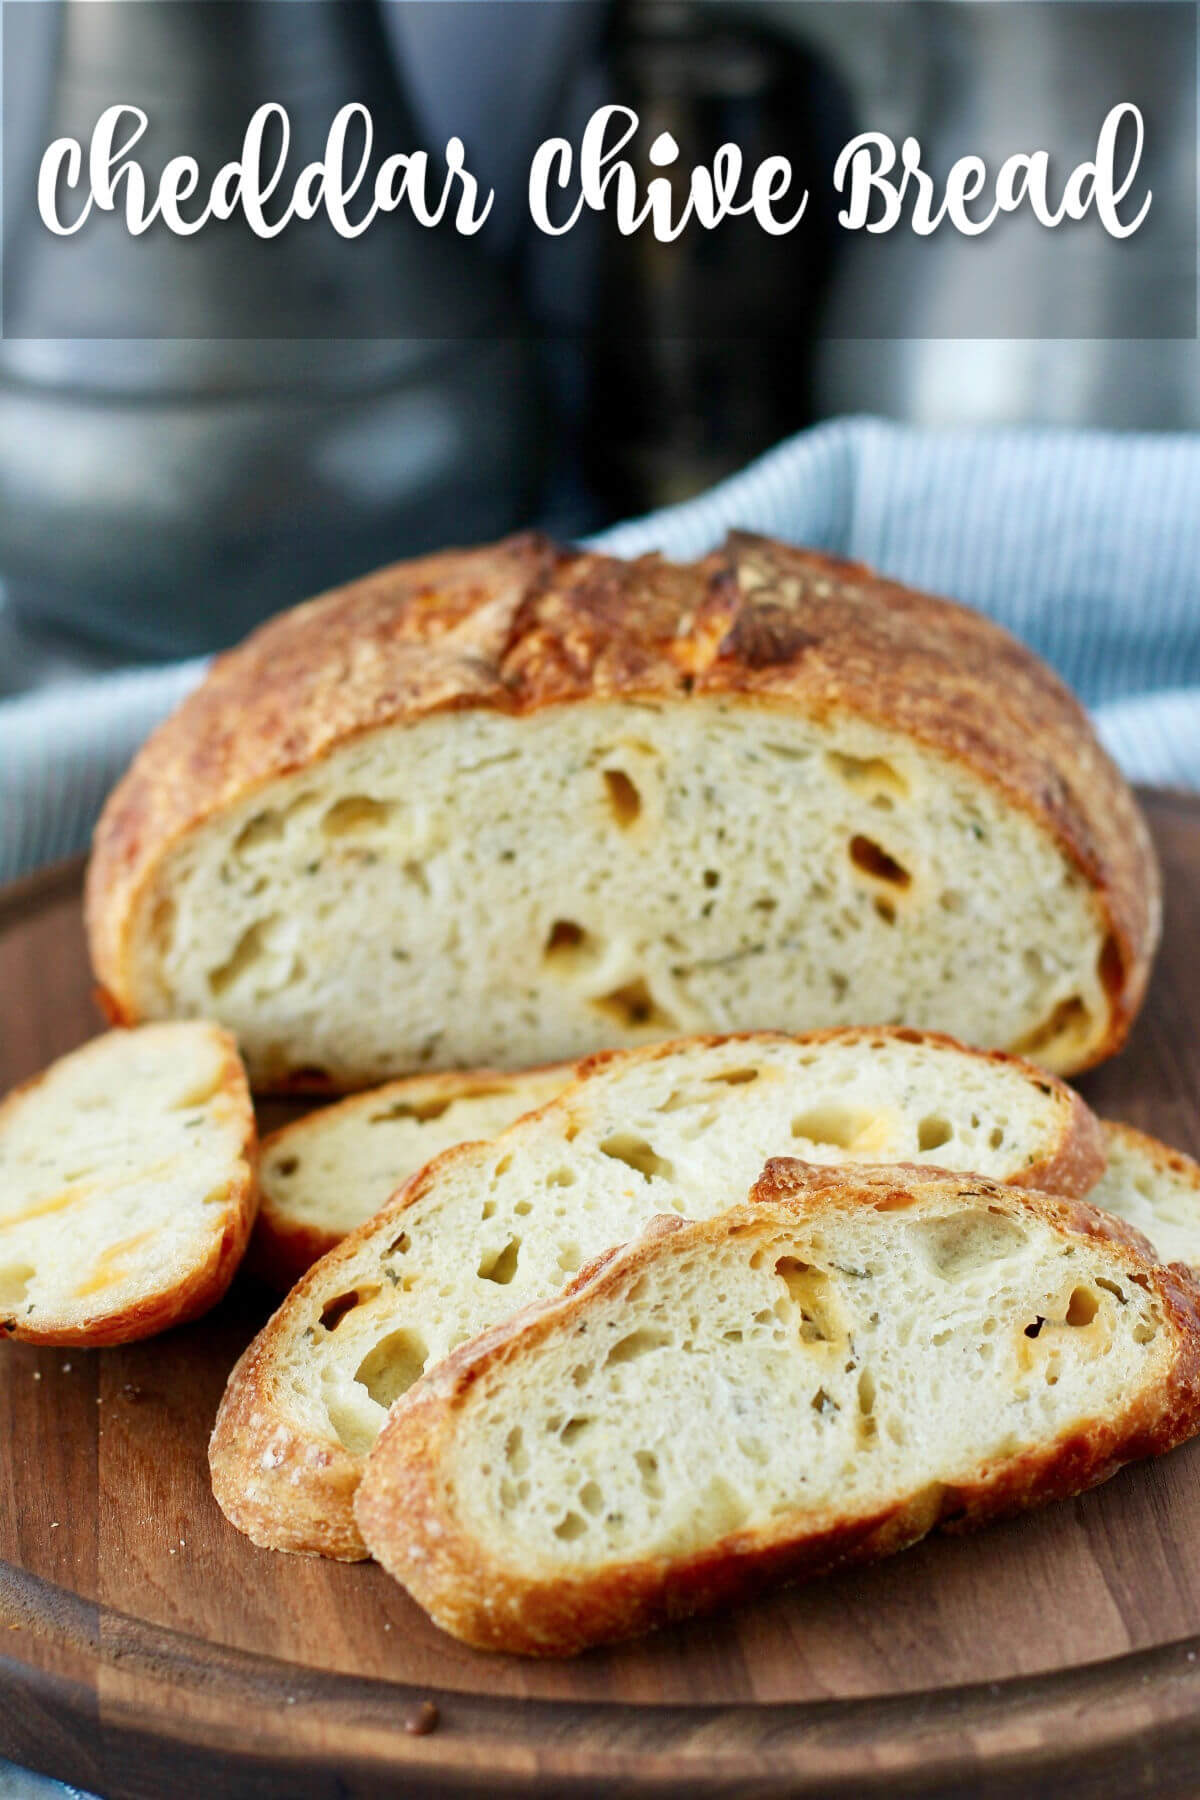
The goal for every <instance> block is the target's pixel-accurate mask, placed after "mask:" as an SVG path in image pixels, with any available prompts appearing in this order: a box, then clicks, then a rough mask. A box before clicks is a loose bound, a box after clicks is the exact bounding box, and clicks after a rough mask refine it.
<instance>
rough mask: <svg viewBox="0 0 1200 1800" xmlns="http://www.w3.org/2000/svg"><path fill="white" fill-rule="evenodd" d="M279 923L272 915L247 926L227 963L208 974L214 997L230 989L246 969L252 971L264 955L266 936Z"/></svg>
mask: <svg viewBox="0 0 1200 1800" xmlns="http://www.w3.org/2000/svg"><path fill="white" fill-rule="evenodd" d="M278 921H279V914H278V913H272V914H271V915H270V917H269V918H266V919H258V920H256V921H255V923H254V924H253V925H248V926H247V927H246V929H245V931H243V933H242V935H241V937H240V938H239V939H238V941H237V943H236V944H235V945H234V947H233V952H232V954H231V955H230V957H229V959H228V961H226V962H223V963H222V964H221V965H220V967H219V968H216V969H212V970H210V972H209V977H208V985H209V989H210V991H211V992H212V993H213V995H215V996H219V995H221V994H223V993H225V992H226V990H227V989H228V988H231V987H232V986H233V984H234V982H235V981H237V980H239V979H240V978H241V976H243V975H244V974H245V973H246V971H247V970H248V969H252V968H253V967H254V964H255V963H256V962H259V961H260V960H261V959H262V957H263V956H264V955H265V953H266V948H267V934H268V932H269V931H270V930H271V928H272V927H273V926H274V925H276V924H277V923H278Z"/></svg>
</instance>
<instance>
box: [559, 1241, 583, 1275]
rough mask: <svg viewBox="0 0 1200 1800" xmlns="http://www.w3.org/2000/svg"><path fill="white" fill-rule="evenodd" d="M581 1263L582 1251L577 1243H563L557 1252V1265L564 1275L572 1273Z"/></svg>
mask: <svg viewBox="0 0 1200 1800" xmlns="http://www.w3.org/2000/svg"><path fill="white" fill-rule="evenodd" d="M582 1263H583V1252H582V1250H581V1249H580V1248H579V1245H578V1244H564V1245H563V1247H562V1249H561V1250H560V1251H559V1253H558V1266H559V1268H560V1269H561V1270H562V1272H563V1274H564V1275H574V1274H575V1272H576V1270H577V1269H578V1268H579V1267H580V1266H581V1265H582Z"/></svg>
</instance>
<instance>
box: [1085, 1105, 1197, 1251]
mask: <svg viewBox="0 0 1200 1800" xmlns="http://www.w3.org/2000/svg"><path fill="white" fill-rule="evenodd" d="M1103 1129H1104V1141H1105V1147H1106V1150H1107V1154H1108V1164H1107V1167H1106V1168H1105V1171H1104V1174H1103V1175H1102V1176H1101V1177H1100V1179H1099V1181H1098V1182H1097V1183H1096V1185H1095V1187H1094V1188H1092V1189H1091V1190H1090V1192H1089V1194H1088V1200H1089V1202H1090V1204H1091V1205H1092V1206H1099V1207H1102V1208H1103V1210H1104V1211H1105V1212H1111V1213H1115V1214H1116V1215H1117V1217H1118V1218H1121V1219H1124V1220H1126V1222H1127V1223H1128V1224H1130V1225H1133V1226H1135V1227H1136V1228H1137V1230H1138V1231H1140V1232H1141V1233H1142V1236H1143V1237H1145V1238H1148V1239H1149V1241H1150V1242H1151V1243H1152V1244H1153V1246H1154V1248H1155V1251H1156V1252H1157V1254H1158V1255H1159V1256H1160V1257H1161V1258H1162V1260H1163V1262H1171V1263H1175V1262H1178V1263H1186V1264H1188V1265H1189V1266H1190V1268H1191V1269H1192V1270H1193V1271H1194V1272H1195V1273H1196V1274H1197V1275H1200V1164H1197V1163H1194V1162H1193V1161H1192V1159H1191V1157H1190V1156H1184V1155H1183V1154H1182V1153H1181V1152H1180V1151H1178V1150H1169V1149H1168V1148H1167V1146H1166V1145H1165V1144H1160V1143H1159V1141H1158V1139H1157V1138H1152V1137H1149V1136H1147V1134H1146V1133H1145V1132H1144V1131H1135V1130H1134V1129H1133V1126H1132V1125H1113V1124H1109V1123H1107V1122H1105V1123H1104V1127H1103Z"/></svg>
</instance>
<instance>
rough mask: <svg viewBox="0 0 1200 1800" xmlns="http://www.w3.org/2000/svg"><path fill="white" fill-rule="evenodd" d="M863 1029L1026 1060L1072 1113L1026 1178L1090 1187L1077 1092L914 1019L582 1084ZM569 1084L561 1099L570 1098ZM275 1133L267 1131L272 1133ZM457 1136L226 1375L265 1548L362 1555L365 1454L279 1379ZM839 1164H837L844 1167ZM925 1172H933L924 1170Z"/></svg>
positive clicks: (240, 1456)
mask: <svg viewBox="0 0 1200 1800" xmlns="http://www.w3.org/2000/svg"><path fill="white" fill-rule="evenodd" d="M855 1038H862V1039H863V1040H864V1041H866V1042H869V1041H870V1040H871V1039H875V1038H885V1039H886V1038H899V1039H902V1040H903V1041H905V1042H909V1043H921V1044H932V1045H943V1046H945V1047H947V1048H949V1049H952V1050H957V1051H965V1053H966V1054H968V1055H969V1056H971V1057H972V1058H973V1059H974V1058H978V1059H980V1060H982V1061H985V1062H994V1063H1003V1064H1007V1065H1010V1066H1013V1067H1017V1068H1022V1069H1024V1070H1025V1071H1026V1073H1027V1074H1028V1075H1029V1077H1030V1079H1032V1080H1034V1081H1036V1082H1038V1083H1039V1084H1040V1085H1041V1086H1042V1087H1043V1088H1044V1089H1046V1090H1047V1091H1048V1092H1052V1093H1057V1094H1058V1095H1059V1097H1060V1100H1061V1103H1062V1105H1063V1107H1064V1111H1065V1118H1064V1125H1063V1133H1062V1137H1061V1139H1060V1144H1059V1148H1058V1149H1057V1150H1056V1152H1055V1153H1054V1155H1053V1156H1051V1157H1048V1158H1044V1159H1043V1160H1042V1161H1041V1162H1038V1163H1033V1164H1030V1165H1029V1167H1028V1168H1026V1169H1025V1170H1023V1171H1022V1176H1021V1180H1022V1184H1023V1185H1024V1186H1025V1187H1027V1188H1036V1189H1041V1190H1044V1191H1048V1192H1056V1193H1063V1194H1072V1195H1082V1194H1085V1193H1087V1192H1088V1190H1089V1189H1090V1188H1091V1187H1092V1186H1093V1185H1094V1183H1095V1182H1096V1181H1097V1180H1098V1179H1099V1177H1100V1175H1101V1174H1102V1173H1103V1170H1104V1166H1105V1162H1106V1152H1105V1149H1104V1143H1103V1138H1102V1135H1101V1131H1100V1126H1099V1123H1098V1121H1097V1120H1096V1118H1095V1116H1094V1115H1093V1113H1092V1112H1091V1111H1090V1109H1089V1108H1088V1107H1087V1106H1086V1105H1085V1104H1084V1102H1083V1101H1082V1100H1081V1099H1080V1097H1079V1095H1078V1094H1076V1093H1075V1092H1074V1090H1073V1089H1072V1088H1070V1087H1068V1086H1067V1084H1066V1083H1065V1082H1063V1081H1060V1080H1059V1079H1058V1078H1057V1077H1056V1076H1054V1075H1050V1074H1047V1073H1046V1072H1045V1071H1043V1070H1041V1069H1038V1068H1035V1067H1033V1065H1032V1064H1029V1063H1024V1062H1022V1061H1021V1059H1020V1058H1019V1057H1014V1056H1010V1055H1009V1054H1008V1053H1007V1052H1006V1051H1003V1050H968V1049H967V1048H966V1046H964V1045H962V1044H960V1043H958V1042H957V1040H956V1039H954V1038H952V1037H949V1036H948V1035H947V1034H946V1033H945V1032H935V1031H913V1030H910V1029H909V1028H908V1027H906V1026H879V1027H869V1026H849V1027H847V1026H831V1027H829V1028H827V1029H826V1030H823V1031H812V1032H805V1033H802V1034H799V1035H797V1036H789V1034H787V1033H785V1032H771V1031H764V1032H753V1031H743V1032H734V1033H729V1034H727V1035H724V1036H719V1035H708V1036H704V1037H699V1036H697V1037H689V1038H679V1039H674V1040H669V1041H667V1042H663V1043H658V1044H649V1045H646V1046H645V1047H643V1048H641V1049H637V1050H600V1051H597V1052H596V1053H595V1054H594V1055H592V1056H588V1057H584V1058H583V1059H582V1060H581V1061H580V1062H578V1063H577V1064H576V1065H575V1072H576V1077H577V1080H578V1081H586V1080H587V1079H588V1078H589V1077H590V1076H591V1075H593V1074H596V1073H597V1072H599V1071H600V1070H602V1069H605V1068H607V1067H609V1065H610V1064H612V1063H615V1062H641V1063H648V1062H653V1061H657V1060H658V1059H660V1058H662V1057H665V1056H670V1055H672V1054H674V1053H676V1052H678V1051H679V1049H680V1048H681V1047H684V1046H687V1047H693V1048H696V1047H702V1046H707V1045H717V1044H743V1043H749V1044H755V1043H773V1042H791V1043H803V1044H820V1043H822V1042H825V1041H826V1040H835V1041H837V1042H840V1043H845V1042H846V1041H847V1040H853V1039H855ZM573 1091H574V1088H573V1086H572V1087H568V1088H566V1089H564V1091H563V1093H562V1094H561V1095H560V1096H559V1097H558V1100H557V1101H551V1102H550V1104H551V1105H552V1106H553V1105H556V1104H560V1103H566V1104H569V1102H570V1096H571V1093H572V1092H573ZM268 1141H269V1140H268ZM471 1148H472V1147H471V1146H469V1145H462V1144H459V1145H456V1146H455V1147H454V1148H452V1149H450V1150H445V1151H443V1152H442V1153H441V1155H440V1156H436V1157H433V1158H432V1159H431V1160H430V1161H429V1162H428V1163H426V1165H425V1167H424V1168H423V1169H418V1170H416V1171H415V1172H414V1173H413V1174H412V1176H410V1178H409V1179H408V1181H406V1182H405V1183H404V1185H403V1186H402V1187H400V1188H399V1189H398V1190H397V1192H396V1193H395V1194H393V1195H392V1198H391V1199H390V1200H389V1201H388V1202H387V1204H386V1206H384V1207H382V1208H381V1209H380V1210H379V1212H377V1213H376V1214H375V1215H374V1216H373V1217H372V1218H371V1219H368V1220H366V1221H365V1222H364V1223H363V1224H362V1225H360V1226H358V1228H357V1229H356V1230H354V1231H352V1232H350V1233H349V1235H348V1236H346V1237H344V1238H342V1239H341V1241H340V1242H339V1243H338V1244H337V1245H336V1246H335V1247H334V1248H333V1249H331V1250H330V1251H328V1252H327V1253H326V1255H325V1256H324V1257H323V1258H322V1260H321V1261H320V1262H318V1263H314V1264H313V1265H312V1266H311V1267H310V1268H309V1269H308V1270H307V1271H306V1273H304V1274H303V1275H302V1276H301V1277H300V1278H299V1279H298V1280H297V1282H296V1284H295V1286H294V1287H293V1289H292V1291H291V1293H290V1294H289V1295H288V1296H287V1297H286V1298H285V1299H284V1300H283V1302H282V1304H281V1305H280V1307H279V1309H278V1311H277V1312H276V1313H275V1314H274V1315H273V1316H272V1317H271V1318H270V1319H269V1320H268V1321H267V1324H266V1325H265V1326H264V1327H263V1329H262V1330H261V1331H260V1332H259V1334H258V1336H257V1337H256V1338H255V1340H254V1342H253V1343H252V1344H251V1345H250V1347H249V1349H248V1350H247V1351H246V1352H245V1354H244V1355H243V1356H242V1358H241V1360H240V1361H239V1362H238V1364H237V1365H236V1367H235V1368H234V1370H233V1372H232V1374H231V1375H230V1377H229V1381H228V1384H227V1386H226V1390H225V1394H224V1397H223V1398H222V1401H221V1405H220V1408H219V1410H218V1413H217V1419H216V1423H215V1425H214V1428H213V1434H212V1439H211V1442H210V1446H209V1463H210V1467H211V1470H212V1477H213V1491H214V1493H215V1494H216V1496H217V1500H218V1503H219V1505H220V1507H221V1510H222V1511H223V1512H224V1513H225V1515H226V1517H227V1518H229V1519H231V1520H232V1522H233V1523H234V1524H235V1525H236V1526H237V1527H238V1528H239V1530H241V1531H244V1532H245V1533H246V1535H247V1536H248V1537H249V1538H251V1539H252V1540H253V1542H254V1543H256V1544H259V1545H262V1546H263V1547H264V1548H267V1549H274V1550H289V1551H300V1552H303V1553H306V1554H309V1553H311V1554H316V1555H321V1556H331V1557H336V1558H338V1559H339V1560H342V1561H349V1560H354V1559H355V1558H361V1557H363V1556H365V1555H366V1550H365V1548H364V1546H363V1542H362V1538H361V1536H360V1534H359V1531H358V1527H357V1526H356V1525H355V1522H354V1516H353V1511H352V1503H353V1498H354V1493H355V1489H356V1488H357V1485H358V1482H359V1479H360V1477H361V1474H362V1470H363V1466H364V1463H365V1458H364V1457H361V1456H355V1455H353V1454H352V1453H351V1452H350V1451H349V1450H347V1449H346V1448H345V1446H344V1445H342V1444H341V1443H339V1442H338V1441H337V1439H336V1438H334V1437H333V1436H332V1435H329V1434H323V1435H318V1434H317V1433H315V1432H312V1431H311V1430H308V1429H306V1428H303V1427H301V1426H300V1424H299V1423H298V1421H297V1420H296V1419H295V1416H294V1413H293V1411H292V1409H291V1408H290V1407H289V1405H288V1404H287V1400H286V1393H285V1391H284V1390H282V1389H281V1388H280V1385H279V1366H280V1359H281V1357H282V1356H283V1354H284V1352H285V1350H286V1347H287V1345H288V1343H289V1341H290V1340H291V1339H292V1338H293V1336H294V1334H295V1332H296V1329H297V1325H296V1321H297V1320H298V1319H300V1318H302V1317H303V1316H304V1313H305V1310H306V1308H307V1305H308V1300H309V1296H310V1295H311V1294H312V1293H313V1290H314V1288H317V1289H320V1290H322V1291H325V1292H326V1293H328V1291H329V1289H328V1287H327V1285H326V1284H327V1283H329V1282H330V1281H332V1282H333V1283H334V1287H333V1291H334V1292H336V1291H337V1284H338V1283H339V1282H340V1281H341V1275H340V1273H339V1272H340V1271H342V1270H343V1269H348V1268H349V1267H350V1265H352V1264H353V1262H354V1259H355V1258H356V1257H357V1255H358V1252H359V1250H360V1248H361V1247H362V1246H363V1245H364V1244H366V1243H367V1242H368V1241H369V1240H370V1239H371V1238H372V1237H373V1236H374V1234H375V1233H376V1231H378V1230H379V1229H381V1228H384V1229H386V1228H388V1227H390V1226H391V1225H392V1223H393V1221H396V1220H398V1218H399V1216H400V1214H401V1213H402V1212H403V1211H404V1210H405V1208H406V1207H408V1206H412V1205H415V1204H416V1203H417V1202H418V1201H419V1200H420V1199H421V1198H422V1197H423V1196H424V1195H425V1194H426V1193H427V1192H428V1191H429V1189H430V1188H432V1187H434V1186H435V1185H436V1184H437V1182H438V1181H439V1180H440V1179H441V1178H442V1176H443V1174H444V1172H445V1170H446V1168H447V1167H448V1165H449V1164H451V1163H452V1162H454V1161H456V1160H459V1159H461V1158H463V1157H465V1156H467V1155H469V1154H470V1153H471ZM836 1172H837V1171H836V1169H835V1170H834V1171H833V1173H834V1175H835V1176H836ZM925 1172H926V1173H927V1172H928V1171H925Z"/></svg>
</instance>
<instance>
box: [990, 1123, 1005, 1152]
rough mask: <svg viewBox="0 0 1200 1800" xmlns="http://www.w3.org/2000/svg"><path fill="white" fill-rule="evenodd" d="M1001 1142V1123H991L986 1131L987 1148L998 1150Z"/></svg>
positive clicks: (1002, 1141) (1002, 1135) (1002, 1129)
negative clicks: (990, 1126) (990, 1127)
mask: <svg viewBox="0 0 1200 1800" xmlns="http://www.w3.org/2000/svg"><path fill="white" fill-rule="evenodd" d="M1003 1143H1004V1127H1003V1126H1002V1125H993V1126H992V1129H991V1130H990V1131H989V1132H988V1148H989V1150H999V1149H1000V1147H1001V1145H1002V1144H1003Z"/></svg>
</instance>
